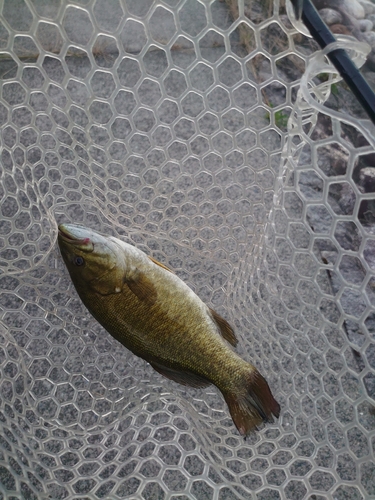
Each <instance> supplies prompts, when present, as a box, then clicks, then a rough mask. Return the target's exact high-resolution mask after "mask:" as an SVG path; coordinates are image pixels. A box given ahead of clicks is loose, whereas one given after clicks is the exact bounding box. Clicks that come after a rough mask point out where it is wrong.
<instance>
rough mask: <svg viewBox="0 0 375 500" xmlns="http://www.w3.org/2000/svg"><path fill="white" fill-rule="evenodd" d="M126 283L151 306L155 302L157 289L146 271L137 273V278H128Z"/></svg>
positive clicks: (139, 297) (140, 298)
mask: <svg viewBox="0 0 375 500" xmlns="http://www.w3.org/2000/svg"><path fill="white" fill-rule="evenodd" d="M125 283H126V284H127V285H128V287H129V288H130V290H131V291H132V292H133V293H134V295H136V296H137V297H138V299H139V300H141V301H142V302H145V303H147V304H148V305H150V306H152V305H153V304H155V302H156V299H157V291H156V289H155V286H154V284H153V283H152V281H151V280H150V279H149V278H148V277H147V276H146V275H145V274H144V273H142V272H139V273H137V275H136V277H135V278H133V279H131V280H127V281H125Z"/></svg>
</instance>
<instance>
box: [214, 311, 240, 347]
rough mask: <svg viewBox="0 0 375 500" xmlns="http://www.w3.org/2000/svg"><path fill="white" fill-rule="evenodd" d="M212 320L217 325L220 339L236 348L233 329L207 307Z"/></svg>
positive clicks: (236, 341)
mask: <svg viewBox="0 0 375 500" xmlns="http://www.w3.org/2000/svg"><path fill="white" fill-rule="evenodd" d="M209 310H210V313H211V316H212V319H213V320H214V321H215V323H216V324H217V326H218V328H219V331H220V333H221V335H222V337H223V338H224V339H225V340H226V341H227V342H229V343H230V344H231V345H232V346H233V347H236V345H237V343H238V340H237V337H236V335H235V333H234V331H233V328H232V327H231V326H230V324H229V323H228V321H227V320H226V319H224V318H222V317H221V316H220V314H218V313H217V312H216V311H214V310H213V309H211V308H210V307H209Z"/></svg>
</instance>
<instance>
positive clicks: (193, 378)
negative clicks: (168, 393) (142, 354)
mask: <svg viewBox="0 0 375 500" xmlns="http://www.w3.org/2000/svg"><path fill="white" fill-rule="evenodd" d="M150 365H151V366H152V368H153V369H154V370H156V371H157V372H158V373H160V374H161V375H163V376H164V377H167V378H169V379H170V380H173V381H174V382H177V383H178V384H182V385H188V386H190V387H207V386H208V385H210V382H209V381H208V380H206V379H205V378H203V377H200V376H199V375H196V374H195V373H192V372H189V371H176V370H173V369H172V368H167V367H166V366H163V365H160V364H159V363H150Z"/></svg>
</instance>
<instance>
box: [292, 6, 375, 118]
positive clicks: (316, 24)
mask: <svg viewBox="0 0 375 500" xmlns="http://www.w3.org/2000/svg"><path fill="white" fill-rule="evenodd" d="M291 2H292V4H293V7H294V12H295V15H296V17H297V19H302V21H303V22H304V24H305V26H306V27H307V29H308V30H309V31H310V33H311V36H312V37H313V38H314V39H315V40H316V41H317V42H318V44H319V45H320V47H321V48H322V49H324V48H325V47H326V46H327V45H328V44H330V43H333V42H336V39H335V37H334V36H333V34H332V32H331V31H330V30H329V28H328V27H327V25H326V24H325V23H324V22H323V20H322V18H321V17H320V15H319V14H318V12H317V10H316V8H315V7H314V5H313V4H312V2H311V0H291ZM327 57H328V58H329V60H330V61H331V63H332V64H333V65H334V66H335V68H336V69H337V71H338V72H339V74H340V75H341V77H342V79H343V80H344V81H345V83H346V84H347V85H348V87H349V88H350V90H351V91H352V92H353V94H354V95H355V96H356V98H357V99H358V101H359V102H360V104H361V106H362V107H363V109H364V110H365V111H366V113H367V114H368V116H369V118H370V120H371V121H372V122H373V123H374V124H375V94H374V92H373V91H372V89H371V87H370V86H369V84H368V83H367V82H366V80H365V79H364V78H363V76H362V74H361V73H360V71H359V70H358V68H357V67H356V66H355V64H354V63H353V61H352V60H351V59H350V57H349V55H348V54H347V52H346V51H345V50H344V49H336V50H332V51H331V52H329V53H328V54H327Z"/></svg>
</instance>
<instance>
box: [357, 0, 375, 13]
mask: <svg viewBox="0 0 375 500" xmlns="http://www.w3.org/2000/svg"><path fill="white" fill-rule="evenodd" d="M358 2H359V3H360V4H361V6H362V7H363V9H364V11H365V16H366V17H367V16H368V15H369V14H374V13H375V4H373V3H372V2H370V1H369V0H358Z"/></svg>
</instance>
